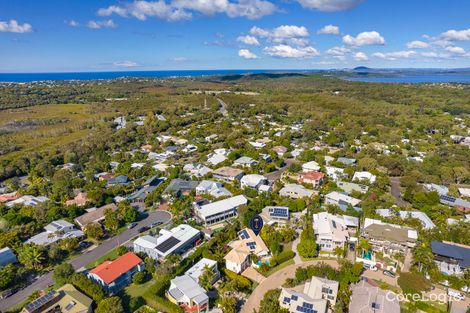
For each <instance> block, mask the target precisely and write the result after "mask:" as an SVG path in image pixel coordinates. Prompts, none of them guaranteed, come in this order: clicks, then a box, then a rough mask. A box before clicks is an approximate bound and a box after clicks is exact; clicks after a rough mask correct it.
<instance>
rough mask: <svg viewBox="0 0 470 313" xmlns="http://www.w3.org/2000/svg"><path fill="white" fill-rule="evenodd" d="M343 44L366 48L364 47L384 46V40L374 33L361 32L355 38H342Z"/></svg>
mask: <svg viewBox="0 0 470 313" xmlns="http://www.w3.org/2000/svg"><path fill="white" fill-rule="evenodd" d="M343 43H345V44H347V45H350V46H366V45H384V44H385V39H384V38H383V37H382V36H381V35H380V33H378V32H376V31H371V32H362V33H360V34H358V35H357V36H356V37H353V36H351V35H346V36H344V37H343Z"/></svg>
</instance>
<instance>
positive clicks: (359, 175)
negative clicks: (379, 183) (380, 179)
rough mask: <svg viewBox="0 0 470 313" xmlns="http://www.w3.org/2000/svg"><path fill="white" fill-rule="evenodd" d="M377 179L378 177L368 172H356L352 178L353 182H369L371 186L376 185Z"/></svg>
mask: <svg viewBox="0 0 470 313" xmlns="http://www.w3.org/2000/svg"><path fill="white" fill-rule="evenodd" d="M376 179H377V176H375V175H374V174H371V173H369V172H366V171H363V172H355V173H354V175H353V178H352V180H353V181H358V182H362V181H367V182H368V183H369V184H373V183H375V181H376Z"/></svg>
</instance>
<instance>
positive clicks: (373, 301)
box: [349, 278, 400, 313]
mask: <svg viewBox="0 0 470 313" xmlns="http://www.w3.org/2000/svg"><path fill="white" fill-rule="evenodd" d="M351 290H352V296H351V301H350V303H349V312H354V313H400V302H399V301H398V295H397V294H395V293H393V292H392V291H390V290H383V289H380V288H379V287H378V285H377V284H376V283H375V282H374V281H372V280H368V279H365V278H363V279H362V280H361V281H359V282H358V283H357V284H354V285H352V286H351Z"/></svg>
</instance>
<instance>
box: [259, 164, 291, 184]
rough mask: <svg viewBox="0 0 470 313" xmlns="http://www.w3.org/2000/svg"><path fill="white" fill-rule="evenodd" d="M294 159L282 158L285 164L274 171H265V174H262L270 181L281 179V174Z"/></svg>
mask: <svg viewBox="0 0 470 313" xmlns="http://www.w3.org/2000/svg"><path fill="white" fill-rule="evenodd" d="M294 162H295V160H294V159H285V160H284V163H285V165H284V166H283V167H281V168H279V169H277V170H275V171H274V172H271V173H267V174H264V176H266V178H267V179H268V180H269V181H270V182H275V181H277V180H279V179H281V176H282V174H283V173H284V172H285V171H286V170H287V168H288V167H289V166H290V165H291V164H292V163H294Z"/></svg>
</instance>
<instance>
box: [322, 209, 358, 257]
mask: <svg viewBox="0 0 470 313" xmlns="http://www.w3.org/2000/svg"><path fill="white" fill-rule="evenodd" d="M358 227H359V219H358V218H357V217H353V216H346V215H344V216H341V215H333V214H330V213H328V212H320V213H318V214H313V230H314V232H315V240H316V243H317V245H318V246H319V247H320V249H321V250H323V251H327V252H334V249H335V248H336V247H340V248H344V246H345V244H346V243H348V241H349V239H350V238H351V235H352V234H354V231H355V230H356V229H358Z"/></svg>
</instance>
